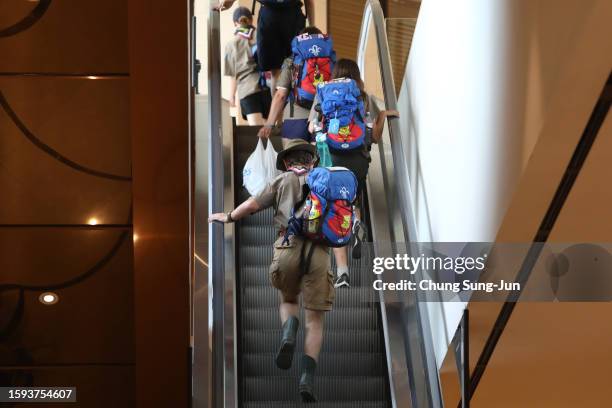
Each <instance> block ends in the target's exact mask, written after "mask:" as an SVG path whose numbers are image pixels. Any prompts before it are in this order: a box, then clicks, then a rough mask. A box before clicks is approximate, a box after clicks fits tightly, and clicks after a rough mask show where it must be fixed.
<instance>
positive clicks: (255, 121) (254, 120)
mask: <svg viewBox="0 0 612 408" xmlns="http://www.w3.org/2000/svg"><path fill="white" fill-rule="evenodd" d="M247 122H249V126H263V125H264V123H265V120H264V118H263V116H262V114H261V113H249V114H248V115H247Z"/></svg>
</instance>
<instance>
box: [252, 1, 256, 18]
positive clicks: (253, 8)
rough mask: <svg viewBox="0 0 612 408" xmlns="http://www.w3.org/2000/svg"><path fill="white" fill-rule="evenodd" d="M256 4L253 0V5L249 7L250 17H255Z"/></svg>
mask: <svg viewBox="0 0 612 408" xmlns="http://www.w3.org/2000/svg"><path fill="white" fill-rule="evenodd" d="M256 4H257V0H253V5H252V6H251V15H253V16H254V15H255V5H256Z"/></svg>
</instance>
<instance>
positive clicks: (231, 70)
mask: <svg viewBox="0 0 612 408" xmlns="http://www.w3.org/2000/svg"><path fill="white" fill-rule="evenodd" d="M228 45H229V44H228ZM224 62H225V63H224V67H223V72H224V73H225V75H226V76H231V77H234V78H235V77H236V64H235V62H236V61H235V59H234V53H233V52H232V49H231V47H226V48H225V58H224Z"/></svg>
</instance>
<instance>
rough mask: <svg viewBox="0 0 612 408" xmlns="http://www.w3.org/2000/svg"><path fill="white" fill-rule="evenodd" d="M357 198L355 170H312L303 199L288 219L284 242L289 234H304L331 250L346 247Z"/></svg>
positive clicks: (337, 168)
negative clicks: (354, 203) (331, 248)
mask: <svg viewBox="0 0 612 408" xmlns="http://www.w3.org/2000/svg"><path fill="white" fill-rule="evenodd" d="M356 197H357V178H356V177H355V175H354V174H353V172H352V171H350V170H348V169H346V168H344V167H317V168H315V169H313V170H312V171H311V172H310V174H309V175H308V178H307V180H306V184H305V185H304V198H303V200H302V201H300V202H299V203H297V204H296V206H295V208H294V210H293V214H292V216H291V219H290V220H289V227H288V228H287V232H286V234H285V240H288V236H289V235H301V236H303V237H305V238H307V239H309V240H311V241H314V242H316V243H319V244H323V245H325V246H329V247H342V246H345V245H347V244H348V242H349V240H350V239H351V236H352V234H353V221H354V219H355V212H354V206H353V202H354V201H355V198H356ZM300 209H301V210H302V211H301V213H300V211H299V210H300ZM296 214H300V215H299V216H297V215H296Z"/></svg>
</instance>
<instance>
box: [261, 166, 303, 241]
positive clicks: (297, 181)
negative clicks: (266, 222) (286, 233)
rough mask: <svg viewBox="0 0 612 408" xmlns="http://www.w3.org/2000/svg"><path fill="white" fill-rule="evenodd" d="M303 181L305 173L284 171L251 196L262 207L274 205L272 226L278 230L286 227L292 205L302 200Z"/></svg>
mask: <svg viewBox="0 0 612 408" xmlns="http://www.w3.org/2000/svg"><path fill="white" fill-rule="evenodd" d="M305 183H306V175H303V176H298V175H296V174H295V173H294V172H292V171H286V172H284V173H283V174H281V175H279V176H277V177H276V178H275V179H274V180H272V181H271V182H269V183H268V184H266V186H265V187H264V189H263V190H262V191H261V192H260V193H259V194H257V195H256V196H255V197H253V198H254V199H255V201H256V202H257V204H259V206H260V207H261V208H262V209H264V208H268V207H271V206H274V226H275V227H276V228H277V229H278V230H284V229H286V228H287V224H288V223H289V218H290V217H291V211H292V210H293V207H295V205H296V204H297V203H298V202H299V201H300V200H302V186H303V185H304V184H305Z"/></svg>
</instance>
